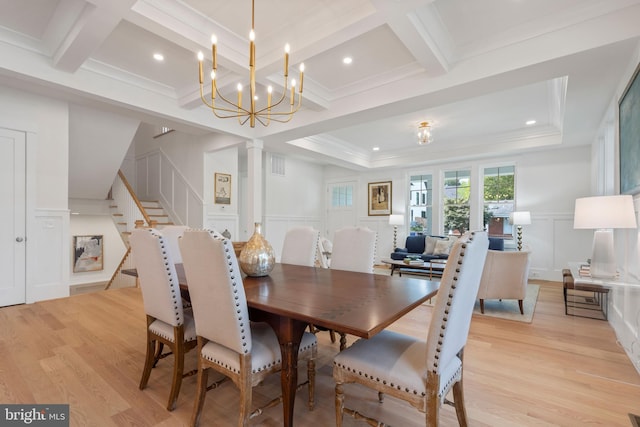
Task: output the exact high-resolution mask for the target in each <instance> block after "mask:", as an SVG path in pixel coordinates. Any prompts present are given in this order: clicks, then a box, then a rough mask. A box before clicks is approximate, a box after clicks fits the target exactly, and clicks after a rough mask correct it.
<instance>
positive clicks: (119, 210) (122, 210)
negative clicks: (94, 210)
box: [105, 171, 173, 289]
mask: <svg viewBox="0 0 640 427" xmlns="http://www.w3.org/2000/svg"><path fill="white" fill-rule="evenodd" d="M109 197H110V199H111V205H110V206H109V209H111V215H112V217H113V221H114V223H115V224H116V227H117V228H118V231H119V232H120V236H121V237H122V241H123V242H124V244H125V246H126V247H127V252H126V253H125V254H124V256H123V257H122V260H121V261H120V264H119V265H118V267H117V268H116V271H115V272H114V273H113V275H112V276H111V280H109V283H107V285H106V287H105V289H109V288H110V287H118V288H120V287H131V286H135V285H136V284H135V280H134V279H133V278H132V277H131V276H127V275H125V274H122V273H121V271H122V270H123V269H130V268H134V267H135V265H133V260H132V259H131V258H132V257H130V256H129V254H130V253H131V247H130V246H129V236H130V234H131V231H132V230H133V229H134V228H141V227H154V228H163V227H164V226H167V225H172V224H173V222H172V221H171V220H170V219H169V215H167V214H166V212H165V211H164V209H163V208H162V205H161V204H160V203H159V202H158V201H151V200H147V201H141V200H139V199H138V198H137V197H136V195H135V193H134V191H133V189H132V188H131V186H130V185H129V183H128V182H127V179H126V177H125V176H124V174H123V173H122V171H119V172H118V176H117V177H116V179H115V180H114V183H113V186H112V187H111V191H110V195H109Z"/></svg>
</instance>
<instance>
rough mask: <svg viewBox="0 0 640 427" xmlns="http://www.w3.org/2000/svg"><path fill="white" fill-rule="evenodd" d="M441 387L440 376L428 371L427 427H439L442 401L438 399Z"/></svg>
mask: <svg viewBox="0 0 640 427" xmlns="http://www.w3.org/2000/svg"><path fill="white" fill-rule="evenodd" d="M439 386H440V376H439V375H438V374H436V373H435V372H433V371H427V397H426V403H427V407H426V409H427V413H426V421H427V422H426V425H427V427H438V419H439V411H440V399H439V398H438V388H439Z"/></svg>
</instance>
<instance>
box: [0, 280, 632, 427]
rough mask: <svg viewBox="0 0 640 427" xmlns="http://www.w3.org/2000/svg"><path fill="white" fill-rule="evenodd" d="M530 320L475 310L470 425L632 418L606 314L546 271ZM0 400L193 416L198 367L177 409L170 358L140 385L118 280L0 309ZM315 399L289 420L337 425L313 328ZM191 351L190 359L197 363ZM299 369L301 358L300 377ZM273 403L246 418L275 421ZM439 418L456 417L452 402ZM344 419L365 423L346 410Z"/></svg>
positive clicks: (230, 412) (133, 328)
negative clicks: (602, 317)
mask: <svg viewBox="0 0 640 427" xmlns="http://www.w3.org/2000/svg"><path fill="white" fill-rule="evenodd" d="M541 285H542V286H541V290H540V295H539V298H538V304H537V306H536V311H535V315H534V317H533V323H531V324H527V323H521V322H513V321H508V320H500V319H496V318H491V317H484V316H481V315H474V317H473V321H472V324H471V331H470V335H469V341H468V345H467V348H466V351H465V391H466V402H467V411H468V415H469V418H470V425H471V426H477V427H481V426H509V427H512V426H578V425H590V426H598V425H600V426H630V421H629V417H628V413H629V412H632V413H636V414H637V413H639V412H640V376H639V375H638V372H637V371H636V370H635V369H634V367H633V366H632V364H631V362H630V361H629V360H628V358H627V356H626V355H625V354H624V351H623V350H622V349H621V348H620V346H619V345H618V344H617V343H616V339H615V334H614V332H613V330H612V329H611V327H610V326H609V325H608V323H607V322H603V321H598V320H591V319H584V318H577V317H567V316H565V315H564V308H563V304H562V286H561V285H560V284H559V283H553V282H541ZM430 310H431V308H430V307H428V306H421V307H419V308H417V309H416V310H414V311H412V312H411V313H409V314H408V315H407V316H405V317H404V318H403V319H401V320H400V321H399V322H397V323H396V324H394V325H393V329H395V330H398V331H402V332H404V333H408V334H416V335H417V336H421V337H422V336H425V334H426V328H427V324H428V321H429V316H430ZM0 322H1V325H2V327H1V329H0V375H1V381H0V383H1V385H0V403H68V404H70V411H71V425H73V426H83V427H84V426H99V427H105V426H125V425H126V426H166V427H174V426H181V425H186V424H188V421H189V418H190V415H191V409H192V402H193V398H194V390H195V377H190V378H186V379H185V380H184V382H183V385H182V390H181V392H180V398H179V400H178V406H177V409H176V410H175V411H173V412H168V411H167V410H166V409H165V405H166V399H167V396H168V393H169V384H170V376H171V363H169V362H170V358H168V359H165V360H163V361H161V362H160V363H159V365H158V367H157V368H155V369H154V370H153V372H152V373H151V379H150V381H149V386H148V387H147V389H145V390H144V391H140V390H138V382H139V380H140V373H141V371H142V367H143V362H144V349H145V345H144V343H145V335H144V334H145V332H144V331H145V316H144V312H143V308H142V300H141V296H140V292H139V290H138V289H131V288H130V289H113V290H109V291H100V292H95V293H90V294H82V295H75V296H72V297H69V298H63V299H59V300H53V301H45V302H41V303H36V304H30V305H20V306H13V307H5V308H2V309H0ZM318 338H319V340H320V342H321V345H320V352H319V353H320V355H319V361H318V364H317V367H318V374H317V388H316V391H317V395H316V402H317V405H316V408H315V410H314V411H312V412H310V411H309V410H308V409H307V407H306V405H305V400H306V389H302V390H300V392H299V393H298V397H297V401H296V407H295V421H296V425H298V426H301V427H306V426H311V425H313V426H317V427H324V426H333V425H335V420H334V401H333V380H332V378H331V360H332V357H333V355H334V354H335V353H336V352H337V349H338V346H337V344H331V343H330V341H329V338H328V333H326V332H320V333H319V334H318ZM195 360H196V358H195V354H194V352H191V353H189V354H188V355H187V361H186V368H187V369H191V368H193V367H195ZM303 375H304V370H303V369H302V367H301V372H300V378H303ZM278 390H279V376H274V377H272V378H270V379H269V380H268V381H266V382H265V383H264V384H262V385H260V386H258V387H257V388H256V389H255V390H254V405H257V404H261V403H264V402H266V401H267V400H269V399H270V397H272V396H274V395H276V394H277V393H278ZM347 400H348V402H350V403H351V404H352V405H351V406H354V405H355V406H354V407H355V408H357V409H359V410H362V411H363V412H365V413H370V414H375V415H378V416H379V417H380V418H382V419H383V420H385V421H387V422H388V423H390V424H391V425H394V426H397V427H413V426H421V425H424V417H423V416H422V415H421V414H420V413H419V412H418V411H417V410H415V409H414V408H412V407H410V406H408V405H406V404H404V403H402V402H398V401H394V400H393V399H392V398H387V399H386V400H385V402H384V404H382V405H380V404H378V403H377V396H376V395H375V394H374V393H372V392H370V391H367V390H365V389H361V388H355V387H351V388H348V389H347ZM237 402H238V393H237V390H236V389H235V387H234V386H233V384H231V383H226V384H224V385H223V386H222V388H220V389H218V390H212V391H210V392H209V393H208V394H207V399H206V402H205V407H204V412H203V418H202V423H201V425H202V426H233V425H235V423H236V419H237V410H238V404H237ZM281 412H282V407H281V406H276V407H274V408H271V409H269V410H267V411H266V412H265V413H264V414H262V415H261V416H259V417H258V418H255V419H253V420H252V425H255V426H280V425H282V414H281ZM441 425H442V426H456V425H457V421H456V419H455V414H454V411H453V409H452V408H450V407H448V406H445V407H444V409H443V410H442V412H441ZM345 426H364V424H363V423H362V422H358V421H355V420H353V419H351V418H345Z"/></svg>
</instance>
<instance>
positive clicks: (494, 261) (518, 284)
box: [478, 250, 530, 300]
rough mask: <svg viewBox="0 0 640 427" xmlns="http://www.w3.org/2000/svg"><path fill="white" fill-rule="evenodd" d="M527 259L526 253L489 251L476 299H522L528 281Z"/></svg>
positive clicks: (528, 254) (528, 255) (527, 254)
mask: <svg viewBox="0 0 640 427" xmlns="http://www.w3.org/2000/svg"><path fill="white" fill-rule="evenodd" d="M529 258H530V253H529V252H528V251H492V250H489V251H488V252H487V260H486V261H485V264H484V270H483V272H482V280H481V281H480V289H479V290H478V298H479V299H501V298H502V299H517V300H522V299H524V297H525V296H526V294H527V282H528V279H529Z"/></svg>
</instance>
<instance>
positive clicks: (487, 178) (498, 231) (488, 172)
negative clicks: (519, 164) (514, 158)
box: [483, 166, 515, 237]
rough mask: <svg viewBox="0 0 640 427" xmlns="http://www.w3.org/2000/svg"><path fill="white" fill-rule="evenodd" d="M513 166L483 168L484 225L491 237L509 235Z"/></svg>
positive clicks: (513, 183)
mask: <svg viewBox="0 0 640 427" xmlns="http://www.w3.org/2000/svg"><path fill="white" fill-rule="evenodd" d="M514 177H515V166H501V167H492V168H485V170H484V213H483V216H484V226H485V228H486V229H487V231H488V232H489V236H492V237H511V235H512V234H511V233H512V227H511V224H509V214H510V213H511V212H513V211H514V205H515V204H514V200H515V194H514V193H515V182H514Z"/></svg>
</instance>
